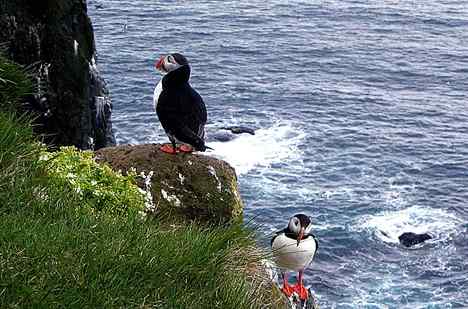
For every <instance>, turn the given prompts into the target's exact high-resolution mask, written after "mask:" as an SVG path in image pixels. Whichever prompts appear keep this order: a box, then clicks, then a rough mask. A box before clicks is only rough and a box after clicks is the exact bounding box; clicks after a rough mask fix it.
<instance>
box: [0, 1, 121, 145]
mask: <svg viewBox="0 0 468 309" xmlns="http://www.w3.org/2000/svg"><path fill="white" fill-rule="evenodd" d="M0 44H1V47H2V49H4V53H5V54H6V56H7V57H9V58H10V59H12V60H14V61H16V62H18V63H20V64H22V65H25V66H28V67H29V68H30V70H31V71H32V72H33V74H34V76H35V82H36V85H35V91H34V94H32V95H31V96H30V97H29V98H28V99H27V101H28V106H26V107H25V109H27V110H28V111H32V112H34V113H35V114H36V116H37V117H38V120H37V122H38V124H39V126H37V128H38V131H39V132H38V133H43V134H44V135H45V136H46V141H47V142H49V143H51V144H53V145H75V146H77V147H78V148H81V149H98V148H101V147H104V146H106V145H113V144H115V139H114V136H113V133H112V124H111V121H110V115H111V102H110V99H109V93H108V90H107V89H106V85H105V82H104V80H103V79H102V78H101V77H100V75H99V72H98V70H97V67H96V61H95V45H94V34H93V28H92V25H91V21H90V19H89V17H88V15H87V6H86V0H46V1H32V0H0Z"/></svg>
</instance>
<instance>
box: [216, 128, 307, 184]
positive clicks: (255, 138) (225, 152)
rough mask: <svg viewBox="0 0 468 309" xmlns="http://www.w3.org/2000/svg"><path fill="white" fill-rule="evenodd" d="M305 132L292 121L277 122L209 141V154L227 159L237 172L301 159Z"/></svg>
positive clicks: (241, 172)
mask: <svg viewBox="0 0 468 309" xmlns="http://www.w3.org/2000/svg"><path fill="white" fill-rule="evenodd" d="M305 135H306V134H305V132H303V131H302V130H300V129H298V128H295V127H293V126H292V125H291V124H278V125H275V126H272V127H270V128H265V129H259V130H257V131H256V132H255V135H250V134H242V135H239V136H238V137H236V138H235V139H233V140H231V141H229V142H211V143H209V145H210V147H212V148H214V151H210V152H209V154H211V155H214V156H215V157H218V158H220V159H223V160H226V161H227V162H229V163H230V164H231V165H232V166H233V167H234V168H235V169H236V172H237V174H238V175H242V174H246V173H248V172H249V171H251V170H252V169H254V168H257V167H269V166H270V165H271V164H274V163H280V162H284V161H292V160H300V159H301V157H302V153H301V151H300V150H299V149H298V145H299V144H300V143H301V142H302V141H303V140H304V138H305Z"/></svg>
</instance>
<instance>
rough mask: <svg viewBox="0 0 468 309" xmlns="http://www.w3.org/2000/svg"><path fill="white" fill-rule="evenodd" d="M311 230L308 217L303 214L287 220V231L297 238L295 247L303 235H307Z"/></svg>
mask: <svg viewBox="0 0 468 309" xmlns="http://www.w3.org/2000/svg"><path fill="white" fill-rule="evenodd" d="M311 229H312V224H311V221H310V217H308V216H306V215H304V214H297V215H294V216H292V217H291V219H289V224H288V230H289V231H290V232H291V233H293V234H294V235H296V236H297V245H298V246H299V243H300V242H301V240H302V237H304V234H308V233H309V232H310V230H311Z"/></svg>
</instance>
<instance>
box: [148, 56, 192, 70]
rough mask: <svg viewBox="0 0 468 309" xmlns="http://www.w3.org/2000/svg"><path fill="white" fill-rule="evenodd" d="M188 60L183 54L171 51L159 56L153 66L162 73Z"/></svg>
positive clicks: (185, 63)
mask: <svg viewBox="0 0 468 309" xmlns="http://www.w3.org/2000/svg"><path fill="white" fill-rule="evenodd" d="M188 64H189V62H188V60H187V58H185V57H184V55H182V54H179V53H172V54H169V55H166V56H164V55H163V56H161V57H160V58H159V60H158V61H156V63H155V67H156V69H157V70H158V71H161V72H163V73H169V72H171V71H174V70H176V69H178V68H180V67H181V66H183V65H188Z"/></svg>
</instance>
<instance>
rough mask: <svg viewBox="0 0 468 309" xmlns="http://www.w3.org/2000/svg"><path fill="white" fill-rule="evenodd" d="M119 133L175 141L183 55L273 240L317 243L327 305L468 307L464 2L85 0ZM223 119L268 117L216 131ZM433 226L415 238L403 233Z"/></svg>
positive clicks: (250, 209)
mask: <svg viewBox="0 0 468 309" xmlns="http://www.w3.org/2000/svg"><path fill="white" fill-rule="evenodd" d="M88 7H89V13H90V15H91V18H92V21H93V24H94V29H95V36H96V45H97V46H96V47H97V51H98V57H97V61H98V64H99V67H100V70H101V71H102V73H103V75H104V77H105V78H106V80H107V82H108V84H109V88H110V91H111V97H112V100H113V108H114V109H113V121H114V127H115V130H116V137H117V140H118V142H119V143H122V144H125V143H132V144H139V143H151V142H162V141H166V137H165V135H164V132H163V131H162V128H161V127H160V125H159V122H158V121H157V118H156V115H155V113H154V109H153V106H152V93H153V88H154V86H155V85H156V83H157V82H158V81H159V79H160V76H159V75H158V74H157V73H156V72H155V71H154V68H153V65H154V61H155V60H156V59H157V58H158V57H159V56H160V55H161V54H165V53H168V52H173V51H179V52H182V53H183V54H184V55H186V56H187V58H188V59H189V61H191V64H192V78H191V83H192V85H193V86H194V88H196V89H197V90H198V91H199V92H200V94H201V95H202V96H203V98H204V100H205V102H206V104H207V106H208V111H209V125H208V129H207V130H208V138H209V143H208V144H209V145H210V146H212V147H213V148H214V149H215V150H214V151H212V152H210V153H209V154H210V155H213V156H217V157H220V158H223V159H225V160H227V161H228V162H230V163H231V164H232V165H233V166H234V167H235V168H236V170H237V172H238V174H239V182H240V188H241V194H242V197H243V199H244V201H245V204H246V209H245V216H246V221H249V220H250V221H251V222H253V223H252V224H253V225H254V226H255V227H256V228H257V229H258V234H259V242H260V243H261V244H262V245H264V246H268V245H269V238H270V237H271V235H272V233H273V232H274V231H275V230H278V229H280V228H283V227H284V226H285V225H286V222H287V219H288V217H289V216H291V215H293V214H294V213H299V212H304V213H307V214H309V215H311V216H312V217H313V223H314V229H315V233H316V235H317V236H318V238H319V241H320V250H319V253H318V256H317V258H316V260H315V262H314V263H313V265H312V266H311V267H310V269H309V270H308V271H307V273H306V279H305V280H306V282H307V283H308V284H310V285H311V286H312V289H313V290H314V291H315V293H316V294H317V295H318V298H319V303H320V304H321V306H322V308H462V307H465V308H466V307H468V295H467V293H466V292H467V291H468V241H467V238H466V235H467V232H468V223H467V222H468V205H467V204H468V190H467V183H468V112H467V111H468V95H467V85H468V3H467V2H466V1H457V0H444V1H439V0H438V1H436V0H427V1H392V0H388V1H365V0H342V1H334V0H330V1H299V0H294V1H289V2H287V3H286V2H285V1H279V0H273V1H258V0H251V1H232V0H231V1H214V0H209V1H153V0H132V1H130V0H88ZM226 125H244V126H250V127H254V128H256V129H257V134H256V135H255V136H250V135H241V136H239V137H237V138H236V139H234V140H232V141H229V142H226V143H221V142H217V141H215V140H213V139H211V138H210V132H211V133H212V132H216V131H217V130H219V128H220V127H223V126H226ZM409 231H412V232H429V233H431V235H432V236H433V237H434V238H433V239H431V240H430V241H428V242H426V243H425V244H423V245H419V246H416V247H414V248H411V249H408V248H404V247H402V246H401V245H399V244H398V235H399V234H400V233H403V232H409Z"/></svg>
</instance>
